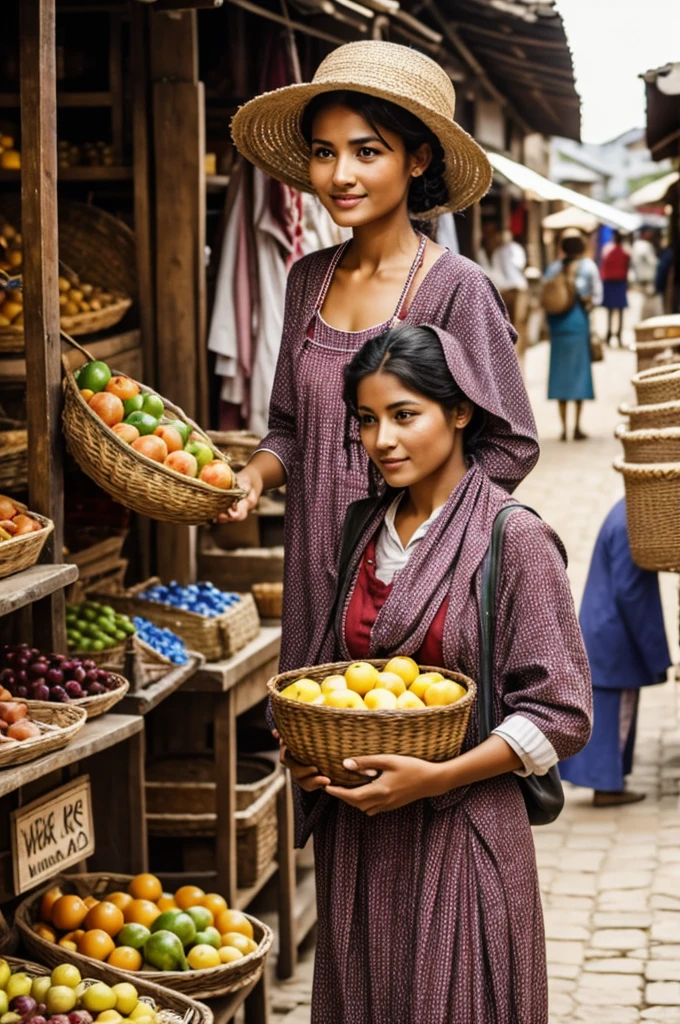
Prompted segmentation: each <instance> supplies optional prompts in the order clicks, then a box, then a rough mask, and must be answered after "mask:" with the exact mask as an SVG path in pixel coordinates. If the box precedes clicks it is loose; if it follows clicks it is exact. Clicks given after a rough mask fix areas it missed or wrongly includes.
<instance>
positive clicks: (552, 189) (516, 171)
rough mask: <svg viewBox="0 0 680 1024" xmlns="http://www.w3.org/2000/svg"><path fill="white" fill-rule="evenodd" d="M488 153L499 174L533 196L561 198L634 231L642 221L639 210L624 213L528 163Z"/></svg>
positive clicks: (603, 219) (607, 222)
mask: <svg viewBox="0 0 680 1024" xmlns="http://www.w3.org/2000/svg"><path fill="white" fill-rule="evenodd" d="M487 156H488V157H489V160H490V162H491V165H492V167H493V168H494V169H495V170H496V171H498V172H499V174H502V175H503V177H504V178H507V180H508V181H512V182H513V183H514V184H515V185H518V186H519V188H521V189H522V191H523V192H526V193H527V194H528V195H530V196H532V197H533V198H535V199H545V200H548V201H552V200H560V201H561V202H563V203H568V204H569V205H570V206H575V207H576V208H577V209H579V210H584V211H585V212H586V213H590V214H592V216H593V217H595V218H597V220H598V221H599V222H600V223H602V224H608V225H609V226H610V227H613V228H621V230H622V231H635V230H636V229H637V228H639V227H640V224H641V223H642V218H641V217H640V215H639V214H638V213H626V212H625V211H624V210H617V208H616V207H615V206H610V205H609V204H608V203H601V202H600V201H599V200H597V199H591V198H590V196H584V195H581V193H580V192H574V190H573V189H571V188H566V187H565V186H564V185H558V184H557V182H555V181H550V179H549V178H544V177H543V175H542V174H539V173H538V171H532V170H531V168H530V167H525V166H524V164H518V163H517V162H516V161H515V160H510V159H509V158H508V157H507V156H501V154H500V153H487Z"/></svg>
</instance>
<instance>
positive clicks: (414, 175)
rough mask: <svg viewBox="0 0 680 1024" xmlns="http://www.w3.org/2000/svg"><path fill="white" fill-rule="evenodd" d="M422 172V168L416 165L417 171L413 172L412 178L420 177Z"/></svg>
mask: <svg viewBox="0 0 680 1024" xmlns="http://www.w3.org/2000/svg"><path fill="white" fill-rule="evenodd" d="M421 174H422V171H421V170H420V168H419V167H416V169H415V171H413V172H412V174H411V177H412V178H418V177H420V175H421Z"/></svg>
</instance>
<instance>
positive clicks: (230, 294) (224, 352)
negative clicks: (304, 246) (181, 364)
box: [208, 179, 246, 405]
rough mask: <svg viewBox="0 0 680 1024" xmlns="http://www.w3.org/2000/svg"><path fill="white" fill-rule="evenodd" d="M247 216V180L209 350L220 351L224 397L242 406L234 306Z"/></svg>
mask: <svg viewBox="0 0 680 1024" xmlns="http://www.w3.org/2000/svg"><path fill="white" fill-rule="evenodd" d="M242 216H243V179H241V183H240V184H239V187H238V191H237V193H236V196H235V198H234V205H233V207H232V210H231V215H230V217H229V223H228V224H227V229H226V231H225V233H224V241H223V243H222V255H221V258H220V267H219V270H218V272H217V281H216V283H215V303H214V306H213V312H212V319H211V321H210V332H209V334H208V348H209V349H210V351H211V352H217V359H216V361H215V373H216V374H217V375H218V376H220V377H223V378H224V380H223V383H222V392H221V398H222V399H223V400H224V401H225V402H233V403H234V404H235V405H241V403H242V402H243V400H244V398H245V394H246V390H245V380H244V377H243V372H242V370H241V367H240V364H239V358H238V332H237V328H236V309H235V306H234V275H235V272H236V256H237V252H238V233H239V224H240V221H241V217H242Z"/></svg>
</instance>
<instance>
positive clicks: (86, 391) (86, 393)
mask: <svg viewBox="0 0 680 1024" xmlns="http://www.w3.org/2000/svg"><path fill="white" fill-rule="evenodd" d="M80 393H81V395H82V396H83V398H84V399H85V401H86V402H89V401H90V399H91V398H92V396H93V394H94V391H90V389H89V388H83V390H82V391H81V392H80Z"/></svg>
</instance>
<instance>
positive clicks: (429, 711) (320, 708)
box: [267, 467, 680, 722]
mask: <svg viewBox="0 0 680 1024" xmlns="http://www.w3.org/2000/svg"><path fill="white" fill-rule="evenodd" d="M679 469H680V467H679ZM361 660H362V661H365V662H367V664H369V665H374V666H375V667H376V668H377V667H378V666H382V665H385V664H386V663H387V662H388V661H389V660H390V659H389V658H362V659H361ZM353 664H354V662H352V661H335V662H329V663H328V664H324V665H308V666H307V667H306V668H303V669H295V670H294V671H292V672H281V673H280V674H279V675H276V676H273V677H272V678H271V679H270V680H269V681H268V682H267V689H268V691H269V693H270V694H271V695H272V697H273V698H274V702H276V701H285V702H286V705H288V704H289V703H290V701H289V699H288V698H287V697H282V696H281V694H280V692H279V691H280V689H281V686H280V685H279V682H280V681H285V683H286V684H287V683H289V682H294V681H295V677H297V678H298V679H302V678H303V677H304V673H305V672H309V671H314V672H321V671H326V670H327V669H328V670H331V669H339V668H340V667H341V666H342V665H345V666H347V667H348V666H349V665H353ZM418 667H419V668H420V672H421V675H422V674H424V673H426V672H439V671H440V669H439V668H436V667H435V666H434V665H427V666H424V665H419V666H418ZM446 671H447V672H448V673H449V675H453V676H455V677H456V681H458V680H462V681H463V685H465V688H466V690H467V693H466V694H465V696H464V697H461V698H460V700H457V701H455V702H454V703H453V704H447V705H444V706H443V707H442V706H439V705H438V706H436V707H425V708H378V709H376V710H375V711H372V710H371V709H370V708H365V709H364V708H331V707H327V706H326V705H325V704H309V703H306V702H304V701H300V702H299V703H300V704H301V706H302V707H303V708H309V709H310V711H311V713H312V714H319V713H320V715H321V717H323V715H326V716H330V717H332V716H333V715H335V716H336V717H344V716H346V715H351V716H352V720H353V721H354V720H355V719H357V720H361V719H364V718H370V720H371V721H372V722H374V721H375V720H376V719H381V718H382V719H386V718H390V719H391V720H392V721H394V719H395V718H404V719H405V720H408V721H409V722H411V721H416V720H417V719H426V718H431V717H432V715H436V714H437V713H438V712H441V711H445V710H450V709H451V708H465V707H467V705H468V704H472V702H473V701H474V699H475V696H476V693H477V684H476V683H475V681H474V680H473V679H470V678H469V676H466V675H463V673H462V672H453V671H451V670H449V669H447V670H446ZM332 674H333V673H332V672H331V671H328V672H327V675H332Z"/></svg>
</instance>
